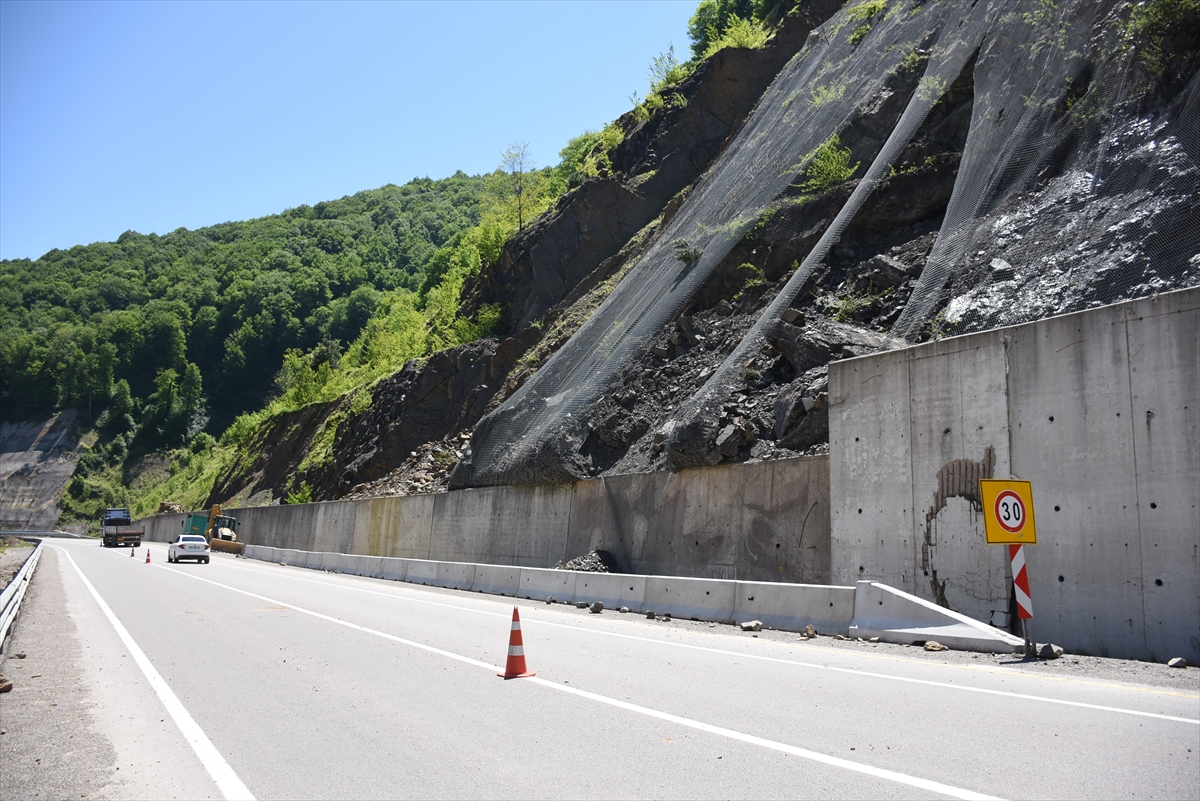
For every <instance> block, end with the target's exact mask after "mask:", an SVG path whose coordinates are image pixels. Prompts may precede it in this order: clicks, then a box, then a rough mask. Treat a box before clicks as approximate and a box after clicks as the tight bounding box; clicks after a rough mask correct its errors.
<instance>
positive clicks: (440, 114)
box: [0, 0, 697, 258]
mask: <svg viewBox="0 0 1200 801" xmlns="http://www.w3.org/2000/svg"><path fill="white" fill-rule="evenodd" d="M696 2H697V0H683V1H682V2H484V3H475V2H444V3H421V2H409V3H383V2H370V3H351V2H337V3H318V2H308V3H295V4H290V3H279V2H269V3H219V2H209V3H198V2H197V3H174V2H172V3H151V2H134V3H110V2H96V1H95V0H93V1H91V2H82V3H78V2H32V3H29V2H17V1H15V0H3V2H0V258H26V257H27V258H36V257H38V256H40V255H42V254H43V253H45V252H46V251H48V250H51V249H53V248H69V247H71V246H73V245H78V244H88V243H90V242H95V241H106V240H114V239H116V238H117V237H118V236H119V235H120V234H121V233H122V232H123V231H126V230H129V229H133V230H135V231H139V232H141V233H143V234H148V233H158V234H164V233H167V232H169V231H172V230H175V229H176V228H179V227H185V228H200V227H204V226H206V225H212V224H215V223H220V222H225V221H228V220H244V219H250V218H252V217H260V216H264V215H267V214H274V213H278V212H280V211H283V210H284V209H286V208H290V207H294V206H298V205H301V204H303V203H308V204H312V203H316V202H318V201H321V200H332V199H335V198H339V197H342V196H344V195H348V194H353V193H355V192H358V191H361V190H364V189H373V188H376V187H379V186H383V185H384V184H388V183H395V184H402V183H405V182H406V181H408V180H410V179H412V178H414V177H425V176H428V177H430V178H443V177H446V176H448V175H451V174H453V173H454V172H455V170H463V171H464V172H467V173H470V174H476V173H482V172H487V171H490V170H492V169H495V168H496V166H497V165H498V163H499V161H500V153H501V151H502V150H503V149H504V148H505V147H506V146H507V145H508V144H510V143H512V142H514V141H527V142H529V145H530V150H531V152H532V153H533V155H534V158H535V159H536V161H537V164H538V166H547V165H553V164H556V163H557V162H558V151H559V150H560V149H561V148H562V147H563V145H565V144H566V142H567V140H568V139H569V138H571V137H572V136H576V135H578V134H580V133H582V132H583V131H584V130H585V129H589V128H590V129H599V128H601V127H603V126H604V125H605V124H607V123H608V122H609V121H611V120H613V119H615V118H616V117H617V116H619V115H620V114H622V113H624V112H625V111H628V110H629V108H630V107H631V105H632V104H631V103H630V101H629V99H628V98H629V95H631V94H632V93H633V92H634V91H635V90H636V91H638V92H640V93H641V94H643V95H644V94H645V92H646V87H647V84H648V79H647V68H648V66H649V63H650V60H651V59H652V58H653V57H654V56H656V55H658V54H659V53H660V52H662V51H665V50H666V49H667V47H668V46H669V45H672V44H674V46H675V51H676V53H677V55H678V56H679V58H680V59H681V60H682V59H683V58H685V57H686V55H687V51H688V39H687V32H686V31H687V19H688V17H689V16H690V15H691V13H692V11H693V10H694V9H695V6H696Z"/></svg>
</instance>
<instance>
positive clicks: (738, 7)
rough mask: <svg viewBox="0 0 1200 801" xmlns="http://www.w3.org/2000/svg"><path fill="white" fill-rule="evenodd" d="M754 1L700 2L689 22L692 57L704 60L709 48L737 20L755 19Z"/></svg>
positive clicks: (721, 0) (716, 0)
mask: <svg viewBox="0 0 1200 801" xmlns="http://www.w3.org/2000/svg"><path fill="white" fill-rule="evenodd" d="M754 11H755V8H754V0H700V4H699V5H698V6H696V10H695V12H694V13H693V14H692V16H691V18H690V19H689V20H688V38H689V39H691V40H692V56H693V57H695V58H696V59H697V60H700V59H702V58H704V57H705V56H706V55H707V53H708V49H709V46H710V45H711V44H713V43H714V42H716V40H718V39H720V38H721V36H722V35H723V34H724V33H725V31H727V30H728V29H729V24H730V22H731V21H732V20H733V19H735V18H737V19H743V20H753V19H754Z"/></svg>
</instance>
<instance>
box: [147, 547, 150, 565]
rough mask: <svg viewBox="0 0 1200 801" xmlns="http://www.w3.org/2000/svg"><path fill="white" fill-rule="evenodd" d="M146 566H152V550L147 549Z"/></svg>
mask: <svg viewBox="0 0 1200 801" xmlns="http://www.w3.org/2000/svg"><path fill="white" fill-rule="evenodd" d="M146 564H150V549H149V548H147V549H146Z"/></svg>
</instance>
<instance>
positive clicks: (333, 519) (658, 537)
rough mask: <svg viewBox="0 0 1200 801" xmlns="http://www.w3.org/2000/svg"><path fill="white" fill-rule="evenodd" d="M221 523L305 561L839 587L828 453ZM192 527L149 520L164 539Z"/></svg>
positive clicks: (290, 508)
mask: <svg viewBox="0 0 1200 801" xmlns="http://www.w3.org/2000/svg"><path fill="white" fill-rule="evenodd" d="M225 512H226V513H227V514H230V515H232V516H234V517H236V518H238V519H239V520H241V528H240V529H239V535H238V536H239V539H241V540H242V541H243V542H246V543H248V544H253V545H264V546H269V547H276V548H293V549H297V550H301V551H321V552H331V553H350V554H361V555H366V556H384V557H395V558H401V559H414V560H432V561H443V562H459V563H480V564H491V565H510V566H515V567H530V568H552V567H554V565H556V564H557V563H559V562H560V561H566V560H568V559H571V558H573V557H575V556H580V555H582V554H585V553H588V552H589V551H591V550H593V549H595V548H602V549H604V550H607V551H609V552H610V553H612V554H613V556H614V557H615V558H616V560H617V562H618V563H619V566H620V568H621V570H623V571H626V572H636V573H647V574H649V573H654V574H659V575H684V576H701V577H705V578H720V579H744V580H751V581H785V582H800V583H824V582H827V581H828V580H829V564H830V551H829V469H828V459H827V457H824V456H816V457H804V458H798V459H785V460H781V461H776V462H766V463H757V464H749V465H730V466H718V467H711V468H703V469H697V470H685V471H683V472H682V473H678V474H670V473H649V474H640V475H627V476H617V477H614V478H602V479H595V480H591V481H581V482H579V483H577V484H574V485H562V486H536V487H489V488H485V489H471V490H460V491H456V492H447V493H441V494H437V495H413V496H405V497H392V498H373V499H368V500H357V501H330V502H327V503H310V504H294V505H285V506H260V507H251V508H242V509H234V508H231V509H226V510H225ZM183 518H184V516H183V515H155V516H154V517H151V518H147V520H146V521H144V522H145V523H146V525H147V527H148V529H152V530H153V531H154V535H153V536H151V539H155V540H158V541H165V540H168V539H171V538H173V537H174V536H175V535H177V534H178V533H179V531H180V523H181V521H182V520H183ZM531 575H533V574H531ZM430 583H432V581H431V582H430ZM514 591H515V588H514ZM510 594H511V593H510Z"/></svg>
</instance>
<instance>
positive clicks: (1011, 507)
mask: <svg viewBox="0 0 1200 801" xmlns="http://www.w3.org/2000/svg"><path fill="white" fill-rule="evenodd" d="M1025 517H1026V514H1025V502H1024V501H1023V500H1021V496H1020V495H1018V494H1017V493H1015V492H1013V491H1012V490H1004V491H1003V492H1001V493H1000V494H999V495H997V496H996V522H998V523H999V524H1000V527H1001V528H1002V529H1004V530H1005V531H1007V532H1008V533H1010V534H1016V533H1018V532H1019V531H1020V530H1021V529H1023V528H1025Z"/></svg>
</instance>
